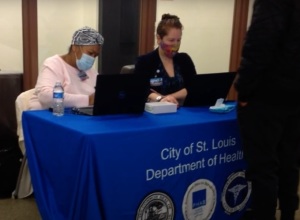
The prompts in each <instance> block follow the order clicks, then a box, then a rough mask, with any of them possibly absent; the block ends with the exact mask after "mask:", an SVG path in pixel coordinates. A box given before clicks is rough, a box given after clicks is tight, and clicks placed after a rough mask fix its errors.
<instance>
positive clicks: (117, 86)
mask: <svg viewBox="0 0 300 220" xmlns="http://www.w3.org/2000/svg"><path fill="white" fill-rule="evenodd" d="M149 90H150V85H149V79H148V77H147V76H145V75H143V74H109V75H98V76H97V82H96V87H95V100H94V105H93V106H88V107H81V108H73V109H72V111H73V113H75V114H84V115H112V114H141V113H143V112H144V108H145V103H146V101H147V97H148V94H149Z"/></svg>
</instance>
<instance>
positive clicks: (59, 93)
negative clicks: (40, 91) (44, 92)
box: [52, 82, 64, 116]
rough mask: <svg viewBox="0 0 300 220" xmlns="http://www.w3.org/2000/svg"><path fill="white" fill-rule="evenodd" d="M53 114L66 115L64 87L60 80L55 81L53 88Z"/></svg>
mask: <svg viewBox="0 0 300 220" xmlns="http://www.w3.org/2000/svg"><path fill="white" fill-rule="evenodd" d="M52 107H53V115H56V116H62V115H64V88H63V87H62V85H61V83H60V82H57V83H55V86H54V88H53V106H52Z"/></svg>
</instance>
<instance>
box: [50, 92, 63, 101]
mask: <svg viewBox="0 0 300 220" xmlns="http://www.w3.org/2000/svg"><path fill="white" fill-rule="evenodd" d="M53 98H54V99H62V98H64V93H63V92H54V93H53Z"/></svg>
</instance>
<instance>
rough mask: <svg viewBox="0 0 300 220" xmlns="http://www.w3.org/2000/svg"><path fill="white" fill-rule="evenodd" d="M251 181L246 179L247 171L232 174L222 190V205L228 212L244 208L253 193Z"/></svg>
mask: <svg viewBox="0 0 300 220" xmlns="http://www.w3.org/2000/svg"><path fill="white" fill-rule="evenodd" d="M251 189H252V187H251V183H250V182H247V180H246V179H245V172H244V171H240V172H236V173H233V174H231V175H230V176H229V177H228V178H227V181H226V184H225V186H224V188H223V192H222V205H223V207H224V209H225V211H226V212H227V213H228V214H231V213H234V212H236V211H239V210H242V209H243V208H244V207H245V205H246V204H247V202H248V200H249V197H250V194H251Z"/></svg>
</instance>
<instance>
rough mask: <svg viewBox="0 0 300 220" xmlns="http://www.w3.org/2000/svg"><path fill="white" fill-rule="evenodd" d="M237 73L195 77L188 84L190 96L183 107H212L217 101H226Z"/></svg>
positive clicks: (188, 95) (209, 74) (198, 75)
mask: <svg viewBox="0 0 300 220" xmlns="http://www.w3.org/2000/svg"><path fill="white" fill-rule="evenodd" d="M235 76H236V72H221V73H205V74H197V75H194V76H193V77H192V78H191V79H190V81H189V82H188V83H187V90H188V94H187V97H186V99H185V102H184V105H183V106H212V105H214V104H215V103H216V101H217V99H219V98H224V99H226V97H227V94H228V92H229V89H230V87H231V85H232V83H233V81H234V78H235Z"/></svg>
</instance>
